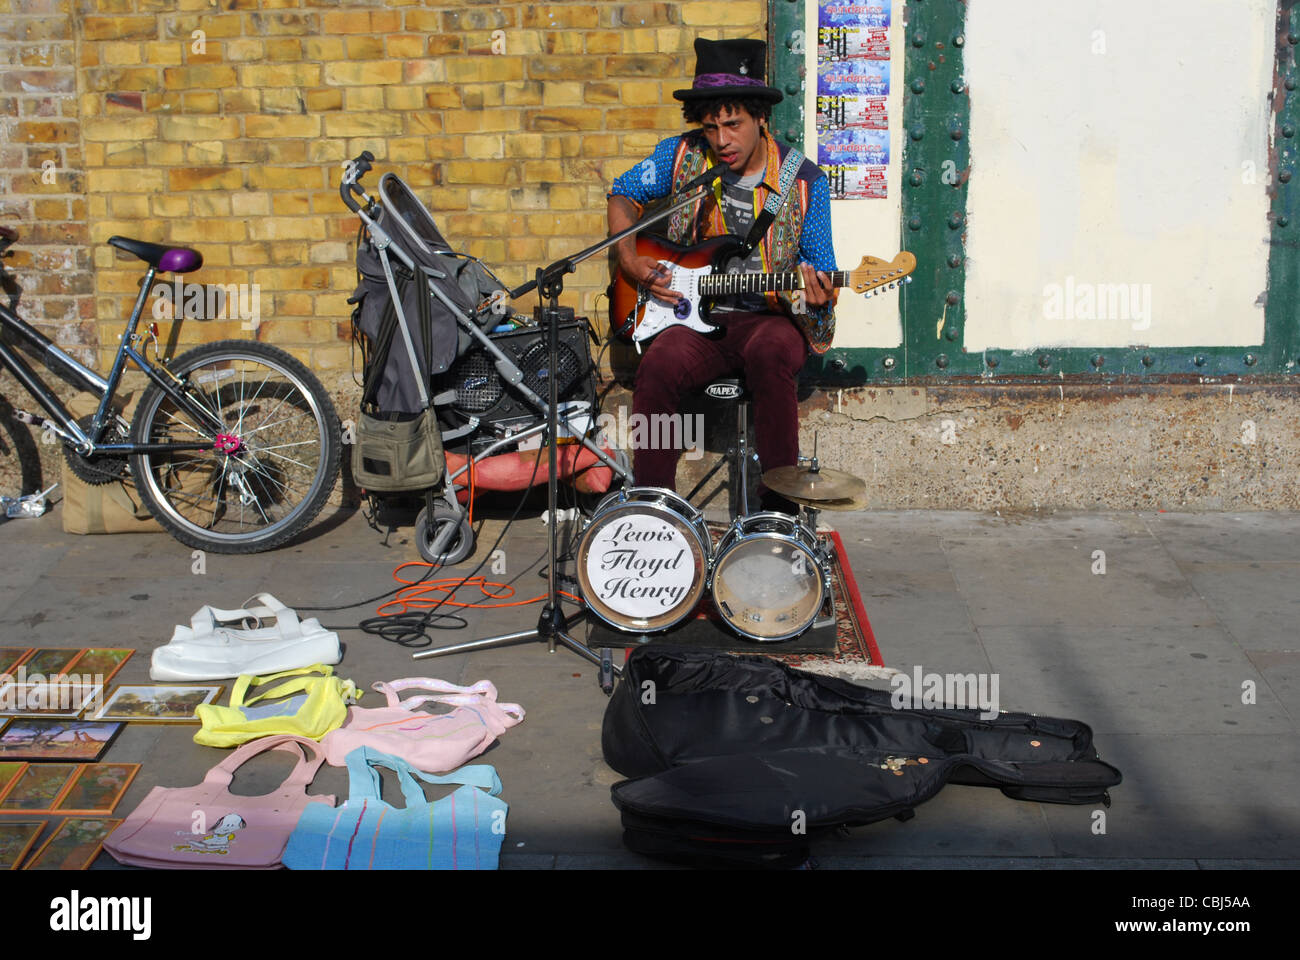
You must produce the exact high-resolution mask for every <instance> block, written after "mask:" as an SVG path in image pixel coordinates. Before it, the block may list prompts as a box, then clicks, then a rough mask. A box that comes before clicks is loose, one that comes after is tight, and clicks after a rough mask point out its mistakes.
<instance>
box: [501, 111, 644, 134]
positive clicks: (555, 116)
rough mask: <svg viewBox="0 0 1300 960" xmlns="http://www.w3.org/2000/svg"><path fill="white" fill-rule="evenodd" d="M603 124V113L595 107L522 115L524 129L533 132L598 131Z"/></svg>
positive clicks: (529, 112) (528, 112)
mask: <svg viewBox="0 0 1300 960" xmlns="http://www.w3.org/2000/svg"><path fill="white" fill-rule="evenodd" d="M617 112H620V113H621V112H623V111H617ZM603 122H604V117H603V112H602V111H601V110H599V109H597V108H595V107H549V108H542V109H534V110H528V111H525V114H524V129H525V130H533V131H546V130H599V129H600V128H601V126H602V125H603Z"/></svg>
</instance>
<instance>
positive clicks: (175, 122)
mask: <svg viewBox="0 0 1300 960" xmlns="http://www.w3.org/2000/svg"><path fill="white" fill-rule="evenodd" d="M160 122H161V126H160V129H159V135H160V136H161V137H162V139H164V140H181V141H193V140H203V139H207V138H218V139H221V140H234V139H236V138H237V137H238V136H239V120H238V119H237V118H235V117H162V118H160Z"/></svg>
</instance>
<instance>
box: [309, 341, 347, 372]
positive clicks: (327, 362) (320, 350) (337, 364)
mask: <svg viewBox="0 0 1300 960" xmlns="http://www.w3.org/2000/svg"><path fill="white" fill-rule="evenodd" d="M351 365H352V351H351V349H350V348H348V347H341V346H335V345H331V346H328V347H313V348H312V351H311V368H312V369H313V370H347V369H349V368H350V367H351Z"/></svg>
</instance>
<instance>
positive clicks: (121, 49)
mask: <svg viewBox="0 0 1300 960" xmlns="http://www.w3.org/2000/svg"><path fill="white" fill-rule="evenodd" d="M99 58H100V62H101V63H103V64H105V65H113V66H127V65H130V64H135V63H143V62H144V59H143V57H142V56H141V54H140V44H138V43H106V44H104V45H103V47H102V48H100V51H99Z"/></svg>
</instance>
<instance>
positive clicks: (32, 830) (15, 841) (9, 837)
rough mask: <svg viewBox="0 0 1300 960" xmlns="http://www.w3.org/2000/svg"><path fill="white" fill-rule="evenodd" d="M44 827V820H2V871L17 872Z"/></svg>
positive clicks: (0, 838)
mask: <svg viewBox="0 0 1300 960" xmlns="http://www.w3.org/2000/svg"><path fill="white" fill-rule="evenodd" d="M44 827H45V821H44V820H0V870H17V869H18V864H20V863H22V860H23V857H24V856H25V855H26V854H27V851H28V850H30V849H31V848H32V844H34V843H35V842H36V838H37V837H39V836H40V835H41V830H42V829H43V828H44Z"/></svg>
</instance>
